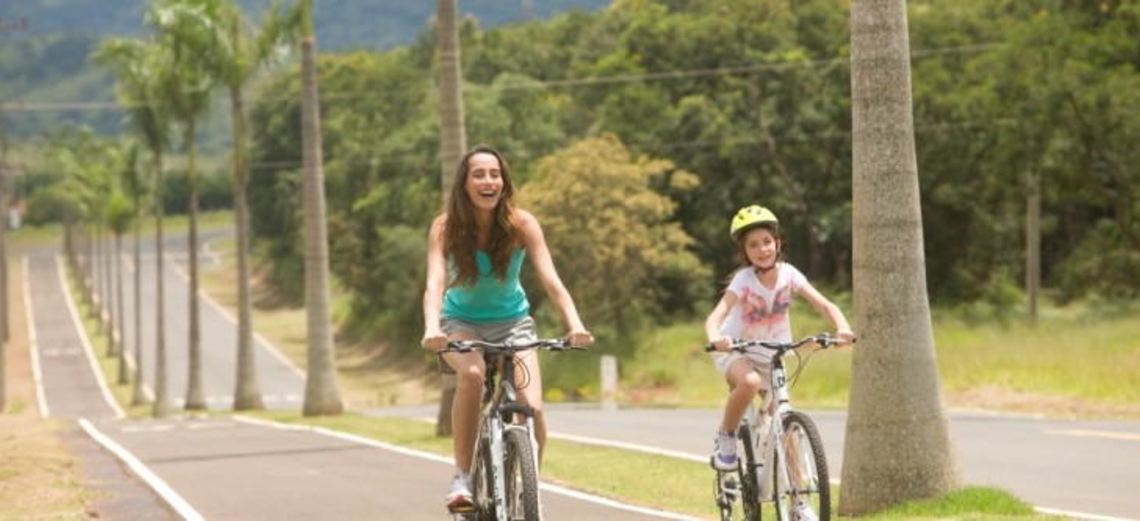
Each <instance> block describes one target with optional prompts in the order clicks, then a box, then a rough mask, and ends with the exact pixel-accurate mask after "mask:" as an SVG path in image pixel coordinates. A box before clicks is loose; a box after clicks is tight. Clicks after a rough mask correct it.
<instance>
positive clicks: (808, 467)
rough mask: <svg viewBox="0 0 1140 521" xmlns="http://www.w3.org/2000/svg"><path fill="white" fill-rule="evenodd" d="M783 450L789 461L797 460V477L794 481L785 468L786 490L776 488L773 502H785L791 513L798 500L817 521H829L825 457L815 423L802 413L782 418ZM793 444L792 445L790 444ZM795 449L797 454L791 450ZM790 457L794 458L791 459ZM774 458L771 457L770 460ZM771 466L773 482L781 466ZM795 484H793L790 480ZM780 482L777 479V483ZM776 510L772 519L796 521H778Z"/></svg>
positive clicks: (790, 468)
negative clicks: (808, 506)
mask: <svg viewBox="0 0 1140 521" xmlns="http://www.w3.org/2000/svg"><path fill="white" fill-rule="evenodd" d="M783 422H784V447H785V454H786V455H787V459H788V461H789V462H791V461H798V462H799V463H798V470H797V472H798V476H799V479H795V476H794V475H793V471H792V466H791V465H788V481H789V482H788V483H787V484H786V485H787V486H788V488H789V489H790V490H787V491H785V490H781V489H783V488H784V484H778V485H777V486H776V487H774V488H776V489H777V492H776V493H777V495H776V500H777V501H786V507H787V511H788V512H794V511H795V506H796V503H797V502H798V501H806V502H807V503H808V504H809V505H811V507H812V510H814V512H815V514H816V516H818V517H819V521H829V520H830V519H831V482H830V481H829V480H828V474H827V457H826V455H825V454H824V452H823V441H822V438H820V436H819V429H817V428H816V426H815V422H813V421H812V420H811V418H809V417H808V416H807V415H806V414H803V413H801V412H799V411H792V412H790V413H788V414H785V415H784V418H783ZM793 444H794V445H793ZM793 447H794V448H796V449H798V450H797V455H793V454H792V451H791V449H792V448H793ZM793 458H794V459H793ZM774 459H775V458H774ZM776 463H777V464H774V465H773V466H772V467H773V479H776V478H777V476H778V474H777V473H778V469H780V468H781V466H780V465H779V464H778V463H779V462H776ZM793 480H794V481H795V482H794V483H793V482H792V481H793ZM779 481H780V480H777V482H779ZM781 510H782V509H780V508H778V507H777V508H776V517H777V519H780V521H796V519H797V517H798V516H796V515H794V514H793V515H791V516H789V517H790V518H791V519H788V520H785V519H782V516H781Z"/></svg>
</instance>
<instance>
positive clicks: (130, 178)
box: [119, 109, 150, 405]
mask: <svg viewBox="0 0 1140 521" xmlns="http://www.w3.org/2000/svg"><path fill="white" fill-rule="evenodd" d="M146 110H150V109H146ZM139 160H140V157H139V145H138V143H137V142H135V143H131V145H130V146H129V148H128V149H127V155H126V163H125V166H126V168H124V169H123V188H124V189H125V190H126V192H127V196H128V197H130V209H131V211H132V215H131V223H132V224H133V226H132V229H133V235H134V255H133V258H134V261H133V264H134V267H135V270H134V272H135V276H134V293H135V297H134V308H135V309H134V318H135V320H134V332H135V334H134V339H135V342H134V344H135V352H134V362H135V364H134V365H135V374H134V377H135V383H134V386H133V389H132V393H131V405H142V404H143V403H146V395H145V394H144V393H143V383H142V381H141V380H142V374H143V373H142V367H141V366H142V244H141V242H142V240H141V239H142V231H141V230H140V226H141V223H142V210H143V204H144V203H143V198H144V195H145V193H146V184H145V179H144V175H143V172H142V170H141V168H140V165H139ZM123 352H124V354H123V358H122V359H120V364H124V363H125V361H126V346H125V345H124V346H123ZM121 371H122V365H120V375H121V374H122V372H121ZM119 381H120V382H122V376H120V377H119Z"/></svg>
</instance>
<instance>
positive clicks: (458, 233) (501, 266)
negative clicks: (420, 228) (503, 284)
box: [443, 145, 519, 286]
mask: <svg viewBox="0 0 1140 521" xmlns="http://www.w3.org/2000/svg"><path fill="white" fill-rule="evenodd" d="M475 154H491V155H493V156H495V159H498V160H499V172H500V174H501V175H502V177H503V190H502V193H501V195H500V196H499V204H498V205H496V206H495V214H494V216H493V218H492V220H491V229H490V233H489V236H488V240H487V255H488V256H489V257H491V271H492V272H493V273H494V274H495V276H496V277H498V278H499V280H503V279H505V278H506V277H507V267H508V266H509V265H510V263H511V253H512V252H513V251H514V249H515V248H516V247H517V245H518V243H519V238H518V230H516V229H515V223H514V210H515V206H514V203H512V202H511V196H512V195H514V192H515V188H514V183H512V182H511V175H510V169H509V168H508V167H507V162H506V161H504V160H503V156H502V155H500V154H499V152H498V151H497V150H495V149H493V148H491V147H489V146H485V145H480V146H477V147H475V148H472V149H471V150H469V151H468V152H467V153H466V154H463V158H462V159H460V160H459V168H458V169H457V170H456V172H455V179H454V180H453V181H452V183H451V194H450V195H449V196H448V198H447V224H446V225H445V226H444V229H443V251H444V253H445V255H447V256H448V258H449V260H450V261H451V262H453V263H454V265H455V269H456V274H455V279H454V280H452V281H451V283H450V284H449V285H448V286H472V285H474V284H475V281H476V280H477V279H478V277H479V267H478V265H477V264H476V263H475V251H476V250H478V249H479V230H478V223H476V221H475V205H474V203H472V201H471V198H470V196H469V195H468V194H467V190H466V187H467V175H468V171H469V168H470V167H469V165H468V162H469V161H470V159H471V156H474V155H475Z"/></svg>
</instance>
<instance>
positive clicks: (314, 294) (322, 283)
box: [301, 0, 344, 416]
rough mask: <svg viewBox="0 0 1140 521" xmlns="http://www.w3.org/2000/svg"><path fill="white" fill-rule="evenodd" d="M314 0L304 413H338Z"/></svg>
mask: <svg viewBox="0 0 1140 521" xmlns="http://www.w3.org/2000/svg"><path fill="white" fill-rule="evenodd" d="M316 46H317V42H316V36H315V35H314V34H313V0H301V148H302V156H303V159H304V170H305V175H304V177H305V181H304V210H303V214H304V230H305V311H306V315H307V317H308V335H309V352H308V367H307V375H306V377H305V405H304V407H303V412H304V414H305V416H314V415H320V414H340V413H341V411H343V410H344V404H342V403H341V400H340V390H339V389H338V387H337V378H336V357H335V355H334V352H333V347H334V346H333V341H332V324H331V318H330V315H329V245H328V238H327V230H326V218H325V180H324V170H323V166H322V159H321V114H320V107H319V105H318V104H319V101H320V98H319V97H318V94H317V63H316Z"/></svg>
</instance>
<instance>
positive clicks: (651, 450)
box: [547, 432, 709, 463]
mask: <svg viewBox="0 0 1140 521" xmlns="http://www.w3.org/2000/svg"><path fill="white" fill-rule="evenodd" d="M547 437H549V438H553V439H557V440H566V441H572V442H574V443H581V444H583V445H594V446H597V447H608V448H612V449H624V450H631V451H635V452H644V453H646V454H653V455H655V456H666V457H670V458H677V459H683V460H685V461H695V462H698V463H708V462H709V457H708V456H707V455H706V456H701V455H698V454H692V453H689V452H680V451H676V450H669V449H661V448H658V447H651V446H649V445H641V444H638V443H626V442H623V441H611V440H603V439H600V438H591V437H589V436H578V435H575V434H562V433H558V432H551V433H549V434H547Z"/></svg>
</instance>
